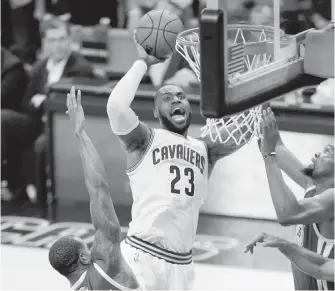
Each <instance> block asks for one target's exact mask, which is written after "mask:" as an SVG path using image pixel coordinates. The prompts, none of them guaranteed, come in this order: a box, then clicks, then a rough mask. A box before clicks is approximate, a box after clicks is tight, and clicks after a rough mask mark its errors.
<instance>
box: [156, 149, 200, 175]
mask: <svg viewBox="0 0 335 291" xmlns="http://www.w3.org/2000/svg"><path fill="white" fill-rule="evenodd" d="M173 159H181V160H184V161H186V162H188V163H190V164H191V165H193V166H196V167H197V168H198V169H199V170H200V172H201V174H203V173H204V169H205V162H206V159H205V157H204V156H202V155H201V154H199V153H198V152H196V151H195V150H193V149H190V148H188V147H186V146H184V145H181V144H178V145H169V146H163V147H160V148H155V149H154V150H153V151H152V163H153V164H154V165H158V164H159V163H160V162H162V161H164V160H173Z"/></svg>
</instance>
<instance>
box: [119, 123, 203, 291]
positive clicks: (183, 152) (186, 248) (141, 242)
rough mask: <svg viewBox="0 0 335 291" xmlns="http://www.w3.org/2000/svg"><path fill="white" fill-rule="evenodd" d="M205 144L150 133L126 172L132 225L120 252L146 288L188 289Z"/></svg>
mask: <svg viewBox="0 0 335 291" xmlns="http://www.w3.org/2000/svg"><path fill="white" fill-rule="evenodd" d="M207 155H208V153H207V148H206V145H205V143H204V142H202V141H200V140H197V139H194V138H191V137H187V138H185V137H184V136H182V135H178V134H175V133H172V132H170V131H167V130H164V129H153V130H152V134H151V138H150V142H149V145H148V147H147V150H146V152H145V154H144V155H143V158H142V159H141V160H140V161H139V163H138V164H136V165H135V166H134V167H132V168H130V169H128V170H127V174H128V176H129V179H130V186H131V190H132V194H133V206H132V222H131V223H130V226H129V231H128V237H127V239H126V240H125V241H123V242H122V244H121V248H122V253H123V255H124V257H125V259H126V260H127V262H128V264H129V265H130V267H131V268H132V269H133V272H134V273H135V275H136V277H137V279H138V281H139V283H140V284H141V286H142V287H143V288H144V289H190V288H192V283H193V280H194V270H193V262H192V246H193V242H194V240H195V235H196V230H197V225H198V217H199V209H200V207H201V205H202V204H203V202H204V200H205V198H206V194H207V183H208V158H207Z"/></svg>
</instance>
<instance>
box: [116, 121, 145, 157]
mask: <svg viewBox="0 0 335 291" xmlns="http://www.w3.org/2000/svg"><path fill="white" fill-rule="evenodd" d="M150 135H151V130H150V128H149V127H148V126H147V125H146V124H144V123H143V122H139V123H138V125H137V126H136V127H135V128H134V129H133V130H132V131H130V132H129V133H127V134H122V135H118V138H119V140H120V142H121V144H122V146H123V148H124V149H125V151H126V152H127V153H134V152H140V153H142V152H144V151H145V149H146V148H147V146H148V144H149V140H150Z"/></svg>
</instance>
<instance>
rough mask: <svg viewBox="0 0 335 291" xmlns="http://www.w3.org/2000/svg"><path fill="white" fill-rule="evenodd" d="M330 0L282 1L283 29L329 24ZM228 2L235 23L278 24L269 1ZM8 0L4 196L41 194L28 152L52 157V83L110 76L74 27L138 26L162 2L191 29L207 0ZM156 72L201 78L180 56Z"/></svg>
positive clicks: (168, 78)
mask: <svg viewBox="0 0 335 291" xmlns="http://www.w3.org/2000/svg"><path fill="white" fill-rule="evenodd" d="M330 2H331V1H324V2H323V3H319V1H314V0H294V1H293V0H285V1H284V0H282V9H281V10H282V14H281V27H282V29H284V30H285V32H286V33H289V34H295V33H298V32H300V31H303V30H306V29H308V28H313V27H315V28H323V27H325V26H327V24H328V23H329V20H330V18H331V15H330V13H331V9H330ZM228 3H229V6H228V9H229V13H228V15H229V19H228V23H241V22H244V23H252V24H264V25H267V24H268V25H271V24H272V23H273V11H272V7H271V6H269V5H268V3H269V1H266V0H249V1H246V0H234V1H229V2H228ZM1 6H2V7H1V8H2V18H1V21H2V23H1V45H2V46H1V60H2V62H1V78H2V80H1V81H2V84H1V88H2V90H1V124H2V132H1V160H2V177H1V180H2V199H5V200H13V201H19V200H22V199H23V200H25V199H32V197H33V196H34V195H33V194H31V195H30V191H29V189H30V190H31V189H34V188H32V185H33V184H34V183H35V184H36V183H37V182H36V181H27V179H26V177H25V175H24V173H22V170H21V169H22V165H23V163H22V155H23V154H24V153H25V151H27V149H33V150H34V152H35V154H36V155H37V156H38V157H39V158H40V159H41V161H42V163H44V162H45V149H46V140H45V136H44V135H43V122H44V106H43V105H44V102H45V100H46V98H47V96H46V87H47V86H48V85H50V84H53V83H56V82H58V81H59V80H60V79H61V78H64V77H71V76H83V77H90V78H106V76H105V75H104V74H103V73H101V72H99V70H96V68H95V66H94V65H93V63H91V62H90V60H89V59H88V58H85V57H84V56H83V55H81V54H80V53H78V51H76V50H75V49H74V48H75V46H74V44H75V40H74V38H75V37H76V32H75V30H74V28H75V27H77V28H78V27H90V26H96V25H98V26H99V25H100V26H101V25H102V24H103V25H105V26H107V27H109V29H114V28H119V29H120V28H121V29H124V30H129V31H132V30H133V29H134V28H135V27H136V26H137V23H138V21H139V20H140V18H141V17H142V16H143V15H144V14H145V13H146V12H148V11H150V10H152V9H155V8H157V9H168V10H171V11H173V12H174V13H176V14H177V15H178V16H179V17H180V18H181V19H182V21H183V23H184V25H185V29H187V28H192V27H197V26H198V24H199V23H198V22H199V14H200V11H201V10H202V8H204V7H205V1H202V0H193V1H192V0H137V1H135V0H122V1H121V0H119V1H118V0H94V1H93V0H3V1H1ZM169 68H170V70H169ZM171 68H172V69H171ZM149 74H150V77H151V82H152V84H153V85H154V86H156V87H157V86H160V85H162V84H163V83H164V82H169V83H175V84H177V85H180V86H182V87H187V86H189V85H190V84H192V83H194V82H197V79H196V76H195V75H194V73H193V71H192V70H191V69H190V68H189V66H188V65H187V64H186V63H185V62H184V61H183V59H182V58H181V56H180V55H178V54H175V55H173V56H172V58H171V59H170V60H169V61H168V62H166V63H164V64H162V65H161V66H156V67H155V68H153V69H152V71H150V72H149ZM330 87H331V88H334V86H333V85H332V86H330ZM325 88H326V89H322V90H323V92H324V90H326V91H327V90H328V91H329V89H327V88H329V86H325ZM320 90H321V89H320ZM320 90H319V91H320ZM317 93H320V92H317ZM331 94H333V93H331ZM321 95H322V94H321ZM323 95H324V94H323ZM327 96H332V95H329V94H328V95H327ZM331 99H332V100H333V98H331ZM332 100H330V101H327V102H333V101H332ZM42 183H45V182H42ZM27 186H28V187H27ZM33 192H34V191H32V193H33ZM29 197H30V198H29Z"/></svg>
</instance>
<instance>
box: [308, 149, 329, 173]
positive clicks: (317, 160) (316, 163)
mask: <svg viewBox="0 0 335 291" xmlns="http://www.w3.org/2000/svg"><path fill="white" fill-rule="evenodd" d="M305 173H306V175H308V176H310V177H312V178H322V177H333V176H334V146H332V145H327V146H326V147H325V148H324V149H323V151H322V152H321V153H316V154H315V156H314V158H312V161H311V164H310V165H309V166H308V168H307V169H305Z"/></svg>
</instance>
